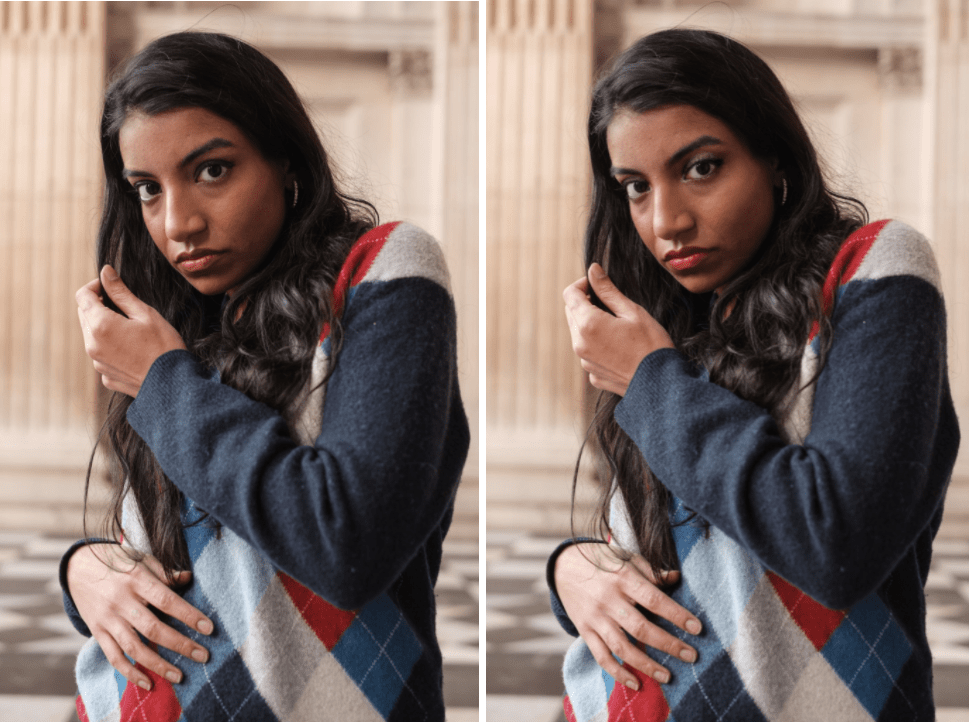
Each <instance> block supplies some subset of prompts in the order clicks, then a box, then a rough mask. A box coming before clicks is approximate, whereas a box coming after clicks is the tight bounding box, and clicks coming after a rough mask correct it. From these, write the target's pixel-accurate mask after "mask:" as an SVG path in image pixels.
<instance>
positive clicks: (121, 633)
mask: <svg viewBox="0 0 970 722" xmlns="http://www.w3.org/2000/svg"><path fill="white" fill-rule="evenodd" d="M144 613H145V614H151V612H149V611H148V610H147V609H146V610H145V611H144ZM112 637H113V638H114V640H115V642H116V643H117V644H118V646H119V647H120V648H121V651H122V652H124V653H125V654H126V655H127V656H128V658H129V659H132V660H134V661H135V663H136V664H140V665H141V666H142V667H144V668H145V669H150V670H152V671H153V672H154V673H155V674H157V675H158V676H159V677H163V678H164V679H167V680H168V681H169V682H171V683H172V684H179V683H180V682H181V681H182V671H181V670H180V669H179V668H178V667H175V666H174V665H172V664H169V663H168V662H166V661H165V660H164V659H162V658H161V657H160V656H159V654H158V652H156V651H155V650H153V649H151V648H149V647H148V645H146V644H145V643H144V642H142V641H141V639H140V638H139V636H138V634H137V633H136V632H135V630H134V629H133V628H132V627H128V626H124V625H123V624H120V625H119V626H117V627H115V630H114V633H113V634H112ZM102 649H103V647H102ZM109 661H110V660H109ZM112 666H113V667H114V668H115V669H118V667H117V666H116V665H114V664H113V663H112ZM118 671H121V670H118Z"/></svg>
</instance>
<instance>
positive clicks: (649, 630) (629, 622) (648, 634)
mask: <svg viewBox="0 0 970 722" xmlns="http://www.w3.org/2000/svg"><path fill="white" fill-rule="evenodd" d="M617 617H618V620H619V622H620V626H622V627H623V629H625V630H626V631H627V632H628V633H629V634H630V635H631V636H632V637H633V638H634V639H636V640H637V641H638V642H641V643H643V644H644V645H645V646H647V647H650V648H651V649H656V650H659V651H661V652H664V653H665V654H668V655H670V656H671V657H673V658H674V659H679V660H680V661H682V662H687V663H689V664H692V663H694V662H696V661H697V650H696V649H694V648H693V647H691V646H690V645H689V644H686V643H684V642H683V641H682V640H680V639H677V637H675V636H674V635H672V634H670V633H669V632H666V631H664V630H663V629H661V628H660V627H658V626H657V625H656V624H653V623H651V622H650V621H649V620H647V619H646V617H644V616H643V614H641V613H640V612H639V611H638V610H637V609H636V608H634V607H632V606H631V607H630V609H629V610H624V609H620V610H617ZM631 646H632V645H631ZM634 649H635V647H634ZM638 651H639V650H638ZM622 659H624V660H626V661H627V662H632V659H629V658H627V657H622ZM634 666H637V665H634ZM637 668H638V669H640V670H641V671H642V672H646V673H647V674H650V672H649V671H647V670H645V669H642V668H641V667H639V666H637Z"/></svg>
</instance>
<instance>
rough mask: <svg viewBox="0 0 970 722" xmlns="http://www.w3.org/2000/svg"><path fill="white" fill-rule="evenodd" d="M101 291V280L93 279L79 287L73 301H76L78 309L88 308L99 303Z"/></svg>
mask: <svg viewBox="0 0 970 722" xmlns="http://www.w3.org/2000/svg"><path fill="white" fill-rule="evenodd" d="M102 293H103V289H102V288H101V279H99V278H95V279H94V280H93V281H89V282H88V283H85V284H84V285H83V286H81V287H80V288H79V289H78V290H77V292H76V293H75V294H74V300H76V301H77V305H78V306H79V307H80V308H84V309H86V308H88V307H90V306H91V305H92V304H95V303H100V302H101V301H100V298H101V294H102Z"/></svg>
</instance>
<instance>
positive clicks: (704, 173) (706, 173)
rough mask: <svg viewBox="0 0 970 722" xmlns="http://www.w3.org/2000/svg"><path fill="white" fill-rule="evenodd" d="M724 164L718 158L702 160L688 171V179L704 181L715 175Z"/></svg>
mask: <svg viewBox="0 0 970 722" xmlns="http://www.w3.org/2000/svg"><path fill="white" fill-rule="evenodd" d="M722 163H723V161H722V160H720V159H718V158H701V159H700V160H698V161H695V162H694V163H692V164H691V166H690V167H689V168H688V169H687V173H686V177H687V179H688V180H703V179H704V178H708V177H710V176H712V175H714V172H715V171H717V169H718V168H720V167H721V164H722Z"/></svg>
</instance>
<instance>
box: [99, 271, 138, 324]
mask: <svg viewBox="0 0 970 722" xmlns="http://www.w3.org/2000/svg"><path fill="white" fill-rule="evenodd" d="M101 285H102V286H103V287H104V291H105V293H107V294H108V296H109V297H110V298H111V300H112V301H114V303H115V305H116V306H117V307H118V308H119V309H121V311H123V312H124V314H125V315H126V316H128V317H129V318H130V317H131V316H132V314H136V313H138V312H140V311H142V310H144V308H145V305H146V304H145V303H144V302H142V301H141V299H139V298H138V297H137V296H136V295H135V294H133V293H132V292H131V291H130V290H128V286H126V285H125V282H124V281H122V280H121V277H120V276H119V275H118V274H117V273H116V272H115V269H114V268H112V267H111V266H110V265H107V264H106V265H105V266H103V267H102V268H101Z"/></svg>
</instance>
